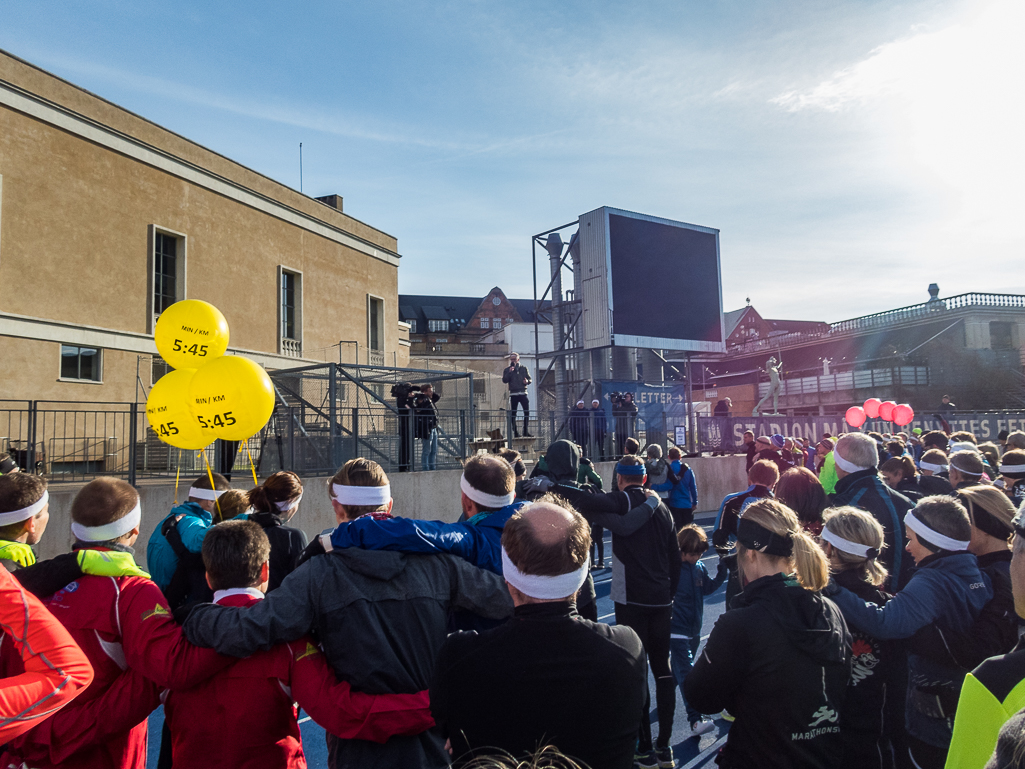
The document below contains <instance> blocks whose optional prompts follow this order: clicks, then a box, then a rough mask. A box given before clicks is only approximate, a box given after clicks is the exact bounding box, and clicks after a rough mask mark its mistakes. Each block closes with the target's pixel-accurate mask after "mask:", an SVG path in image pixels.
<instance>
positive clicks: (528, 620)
mask: <svg viewBox="0 0 1025 769" xmlns="http://www.w3.org/2000/svg"><path fill="white" fill-rule="evenodd" d="M646 689H647V670H646V662H645V657H644V649H643V647H642V646H641V641H640V639H639V638H638V637H637V634H636V633H635V632H634V631H633V630H631V629H630V628H628V627H626V626H625V625H621V626H609V625H605V624H603V623H600V622H590V621H588V620H585V619H582V618H581V617H580V615H578V614H577V613H576V609H575V608H574V606H573V604H572V603H570V602H560V603H546V604H529V605H525V606H519V607H517V608H516V610H515V615H514V616H513V618H512V619H511V620H509V621H508V622H506V623H505V624H504V625H502V626H500V627H497V628H495V629H493V630H488V631H485V632H483V633H480V634H479V635H478V634H476V633H454V634H452V635H450V636H449V637H448V639H447V640H446V641H445V644H444V645H443V646H442V647H441V651H440V653H439V654H438V660H437V663H436V667H435V673H434V682H433V683H432V684H431V710H432V712H433V714H434V718H435V720H436V721H437V722H438V725H439V726H441V728H442V730H443V731H444V732H445V733H446V734H447V736H449V737H450V738H451V740H452V749H453V750H452V755H453V757H454V758H455V759H456V766H458V765H459V764H460V763H461V762H460V760H459V759H460V758H461V757H467V758H468V757H469V756H467V753H468V752H470V751H474V752H476V753H477V754H478V755H479V754H487V753H489V752H492V751H488V750H486V749H487V748H499V749H502V750H506V751H508V752H509V753H511V754H512V755H514V756H516V757H517V758H520V757H524V756H526V755H527V754H530V753H533V751H534V750H535V749H536V748H537V746H538V745H539V744H541V745H544V744H548V743H550V744H553V745H555V746H557V747H558V748H559V750H560V751H562V752H563V753H565V754H567V755H569V756H572V757H573V758H576V759H580V760H582V761H584V762H585V763H586V764H587V765H588V766H590V767H592V769H629V768H630V767H631V766H632V765H633V752H634V743H635V741H636V739H637V729H638V727H639V725H640V721H641V714H642V712H643V709H644V700H645V696H644V695H645V692H646Z"/></svg>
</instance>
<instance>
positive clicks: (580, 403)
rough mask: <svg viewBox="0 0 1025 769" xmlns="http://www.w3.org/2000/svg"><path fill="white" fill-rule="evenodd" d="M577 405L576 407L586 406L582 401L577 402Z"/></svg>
mask: <svg viewBox="0 0 1025 769" xmlns="http://www.w3.org/2000/svg"><path fill="white" fill-rule="evenodd" d="M577 405H578V406H586V405H587V404H586V403H584V402H583V401H577Z"/></svg>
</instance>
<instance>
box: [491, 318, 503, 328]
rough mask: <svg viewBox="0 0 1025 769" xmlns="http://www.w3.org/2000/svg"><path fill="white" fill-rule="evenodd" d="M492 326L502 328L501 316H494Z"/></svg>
mask: <svg viewBox="0 0 1025 769" xmlns="http://www.w3.org/2000/svg"><path fill="white" fill-rule="evenodd" d="M492 326H493V327H494V328H502V319H501V318H495V319H494V321H493V323H492Z"/></svg>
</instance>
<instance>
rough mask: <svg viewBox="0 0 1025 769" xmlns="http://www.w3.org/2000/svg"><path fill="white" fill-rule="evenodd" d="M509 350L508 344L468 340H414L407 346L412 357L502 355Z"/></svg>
mask: <svg viewBox="0 0 1025 769" xmlns="http://www.w3.org/2000/svg"><path fill="white" fill-rule="evenodd" d="M508 352H509V345H507V344H492V343H484V342H469V343H448V344H441V343H436V342H414V343H413V344H411V345H410V346H409V354H410V355H412V356H414V357H421V358H422V357H425V356H431V355H438V356H444V357H446V358H452V357H457V356H463V355H466V356H469V355H473V356H486V355H494V356H502V355H506V354H508Z"/></svg>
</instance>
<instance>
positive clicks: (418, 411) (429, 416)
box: [413, 393, 441, 438]
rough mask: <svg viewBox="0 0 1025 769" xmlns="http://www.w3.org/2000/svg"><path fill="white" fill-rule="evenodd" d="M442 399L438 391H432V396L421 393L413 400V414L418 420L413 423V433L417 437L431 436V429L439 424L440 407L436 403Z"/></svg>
mask: <svg viewBox="0 0 1025 769" xmlns="http://www.w3.org/2000/svg"><path fill="white" fill-rule="evenodd" d="M440 399H441V396H440V395H438V394H437V393H431V397H430V398H428V397H427V396H426V395H423V394H422V393H421V394H420V396H419V397H417V398H416V399H415V400H414V401H413V414H415V415H416V416H415V419H416V422H415V423H414V424H413V435H414V437H416V438H430V437H431V430H433V429H434V428H436V427H437V426H438V409H437V407H436V406H435V405H434V404H435V403H437V402H438V401H439V400H440Z"/></svg>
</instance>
